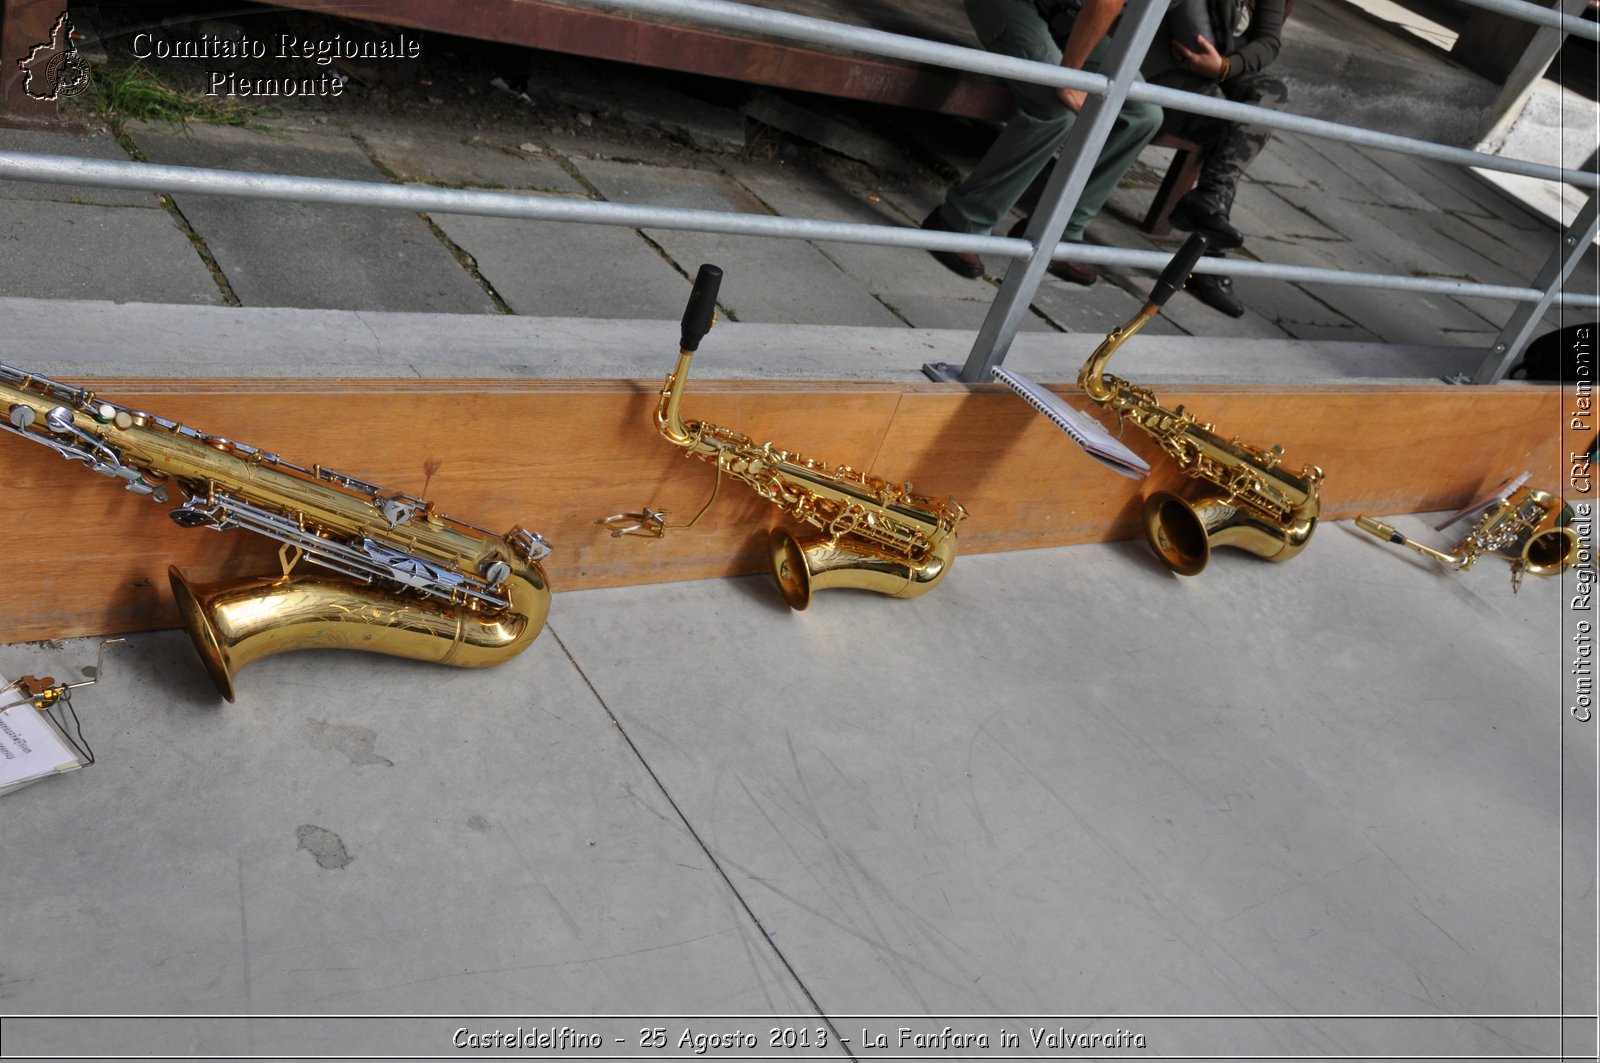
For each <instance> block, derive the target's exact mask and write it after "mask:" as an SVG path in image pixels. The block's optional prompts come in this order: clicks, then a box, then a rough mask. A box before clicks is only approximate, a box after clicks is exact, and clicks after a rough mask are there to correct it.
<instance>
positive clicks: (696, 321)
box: [679, 262, 722, 351]
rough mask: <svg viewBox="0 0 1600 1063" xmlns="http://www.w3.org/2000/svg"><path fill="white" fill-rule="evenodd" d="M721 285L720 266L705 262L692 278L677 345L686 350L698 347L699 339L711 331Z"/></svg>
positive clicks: (697, 348)
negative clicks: (681, 335)
mask: <svg viewBox="0 0 1600 1063" xmlns="http://www.w3.org/2000/svg"><path fill="white" fill-rule="evenodd" d="M721 287H722V267H721V266H713V265H712V264H711V263H709V262H707V263H706V264H705V265H703V266H701V267H700V272H699V273H698V274H696V275H695V278H694V291H692V292H690V293H689V305H688V306H686V307H684V308H683V337H682V339H681V340H680V342H679V346H680V347H682V348H683V349H684V350H686V351H697V350H699V349H700V341H701V340H703V339H705V338H706V333H708V332H710V331H711V320H712V318H714V317H715V316H716V313H717V289H719V288H721Z"/></svg>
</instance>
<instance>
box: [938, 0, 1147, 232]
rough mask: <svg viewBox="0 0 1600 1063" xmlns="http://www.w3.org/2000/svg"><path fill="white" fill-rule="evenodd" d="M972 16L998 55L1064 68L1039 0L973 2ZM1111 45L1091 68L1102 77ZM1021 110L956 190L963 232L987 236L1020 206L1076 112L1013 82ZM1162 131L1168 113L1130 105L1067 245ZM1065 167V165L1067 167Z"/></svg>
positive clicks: (951, 203)
mask: <svg viewBox="0 0 1600 1063" xmlns="http://www.w3.org/2000/svg"><path fill="white" fill-rule="evenodd" d="M966 7H967V17H968V18H969V19H971V21H972V27H973V29H975V30H977V31H978V39H979V40H981V41H982V42H983V46H984V47H985V48H987V49H988V50H989V51H991V52H997V53H1000V54H1002V55H1013V56H1017V57H1019V58H1022V59H1032V60H1035V61H1037V62H1041V63H1050V64H1052V65H1060V63H1061V49H1060V48H1059V47H1057V45H1056V42H1055V40H1053V39H1052V38H1051V35H1050V28H1049V27H1048V26H1047V25H1046V24H1045V21H1044V19H1043V18H1041V17H1040V15H1039V13H1038V11H1037V9H1036V8H1035V7H1034V4H1033V0H966ZM1107 48H1108V45H1107V43H1106V42H1105V41H1103V40H1102V41H1101V42H1100V43H1099V44H1097V45H1096V46H1095V49H1094V51H1093V52H1092V53H1090V55H1089V59H1088V62H1086V63H1084V69H1085V70H1089V71H1095V72H1098V70H1099V68H1100V63H1101V61H1102V60H1103V59H1104V57H1105V52H1106V50H1107ZM1006 84H1007V86H1008V87H1009V88H1010V89H1011V93H1012V95H1013V96H1015V97H1016V100H1017V111H1016V114H1014V115H1013V116H1012V117H1011V120H1010V121H1009V122H1007V123H1006V127H1005V129H1004V130H1002V131H1001V133H1000V135H999V136H998V137H996V138H995V142H994V144H993V145H991V146H990V148H989V150H988V152H987V153H985V155H984V156H983V158H982V159H980V160H979V161H978V165H977V166H976V167H975V168H974V169H973V171H972V173H970V174H968V175H967V178H966V180H964V181H962V182H960V183H959V184H957V185H956V186H954V187H953V188H951V189H950V191H949V193H948V194H947V195H946V196H945V200H944V207H943V210H942V211H941V213H942V214H943V217H944V221H945V223H946V224H947V225H949V226H950V228H951V229H953V230H954V231H956V232H966V233H988V232H989V231H990V230H992V229H993V228H994V227H995V224H996V223H997V222H999V220H1000V219H1001V218H1003V217H1005V215H1006V213H1007V212H1008V211H1010V210H1011V208H1012V207H1013V206H1015V205H1016V202H1017V200H1018V199H1020V198H1021V197H1022V193H1023V192H1025V191H1027V188H1028V186H1029V185H1030V184H1032V183H1033V179H1034V178H1035V177H1037V176H1038V175H1039V172H1040V171H1041V170H1043V169H1044V167H1045V165H1046V164H1047V163H1048V162H1049V161H1050V160H1051V158H1053V157H1054V156H1055V153H1056V152H1057V151H1059V150H1060V149H1061V145H1062V143H1064V142H1065V141H1066V139H1067V134H1068V133H1070V132H1071V131H1072V124H1073V122H1075V121H1076V120H1077V117H1078V116H1077V113H1076V112H1074V111H1073V110H1072V109H1071V108H1070V107H1068V106H1067V105H1066V104H1064V103H1062V102H1061V98H1060V97H1059V96H1057V95H1056V90H1055V89H1053V88H1051V87H1050V86H1048V85H1032V84H1029V83H1027V82H1024V81H1008V82H1006ZM1160 128H1161V108H1160V107H1157V106H1156V105H1155V104H1153V103H1134V102H1132V101H1128V102H1125V103H1124V104H1123V105H1122V110H1120V111H1118V112H1117V118H1116V122H1115V124H1114V125H1113V127H1112V130H1111V135H1110V136H1109V137H1107V138H1106V142H1105V146H1104V147H1103V148H1101V149H1100V157H1099V158H1098V159H1096V160H1095V164H1094V169H1093V170H1092V171H1090V174H1089V181H1088V183H1087V184H1086V185H1085V186H1084V189H1083V195H1082V196H1080V197H1079V198H1078V203H1077V206H1076V207H1074V208H1073V211H1072V218H1071V220H1070V221H1068V222H1067V229H1066V232H1065V233H1064V234H1063V236H1062V239H1064V240H1079V239H1082V237H1083V230H1084V229H1085V228H1086V227H1088V224H1089V219H1090V218H1093V217H1094V216H1095V215H1096V214H1098V213H1099V212H1100V208H1101V207H1102V206H1104V205H1105V201H1106V198H1107V197H1108V196H1110V195H1111V190H1112V189H1114V188H1116V187H1117V182H1118V181H1119V180H1121V178H1122V174H1123V173H1124V171H1126V170H1127V169H1128V167H1129V166H1132V165H1133V160H1134V159H1137V158H1138V157H1139V152H1141V151H1143V150H1144V146H1145V145H1146V144H1148V143H1150V138H1151V137H1153V136H1155V135H1156V131H1157V130H1158V129H1160ZM1064 161H1065V160H1064Z"/></svg>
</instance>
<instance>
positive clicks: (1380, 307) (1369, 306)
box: [1318, 284, 1499, 347]
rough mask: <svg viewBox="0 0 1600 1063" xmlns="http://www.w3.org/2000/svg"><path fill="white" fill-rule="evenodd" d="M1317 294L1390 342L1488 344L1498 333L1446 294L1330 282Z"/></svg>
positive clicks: (1449, 344)
mask: <svg viewBox="0 0 1600 1063" xmlns="http://www.w3.org/2000/svg"><path fill="white" fill-rule="evenodd" d="M1318 296H1319V297H1320V298H1322V299H1325V300H1327V302H1328V303H1329V304H1330V305H1331V306H1333V307H1334V308H1335V309H1337V310H1338V311H1339V312H1340V313H1342V314H1344V315H1345V316H1346V317H1348V318H1350V319H1351V320H1352V321H1359V322H1361V325H1362V327H1363V328H1364V329H1366V330H1367V331H1369V332H1372V333H1374V334H1375V335H1377V336H1378V337H1379V338H1380V339H1383V340H1386V341H1388V342H1389V343H1404V344H1429V343H1435V344H1441V345H1445V346H1462V347H1476V346H1482V347H1488V346H1489V344H1490V341H1491V340H1492V339H1493V337H1494V335H1495V333H1496V332H1498V331H1499V330H1498V329H1497V328H1496V327H1495V326H1493V325H1491V324H1489V323H1488V322H1487V321H1485V320H1484V319H1483V318H1482V317H1480V316H1479V315H1477V314H1475V313H1473V312H1472V311H1471V310H1469V309H1467V308H1466V307H1465V306H1462V305H1461V304H1460V303H1458V302H1456V301H1455V300H1453V299H1451V298H1450V297H1449V296H1445V295H1433V294H1429V293H1424V292H1385V291H1381V290H1379V289H1375V288H1355V287H1351V286H1349V285H1343V284H1329V285H1326V286H1324V287H1323V288H1322V290H1320V291H1319V292H1318Z"/></svg>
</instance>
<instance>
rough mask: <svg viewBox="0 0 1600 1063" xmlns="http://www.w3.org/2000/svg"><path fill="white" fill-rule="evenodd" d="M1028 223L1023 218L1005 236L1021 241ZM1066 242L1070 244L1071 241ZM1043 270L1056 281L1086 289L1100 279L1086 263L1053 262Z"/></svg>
mask: <svg viewBox="0 0 1600 1063" xmlns="http://www.w3.org/2000/svg"><path fill="white" fill-rule="evenodd" d="M1028 221H1029V219H1028V218H1023V219H1022V220H1021V221H1019V222H1017V224H1015V225H1013V226H1012V227H1011V231H1010V232H1008V233H1006V235H1007V236H1009V237H1012V238H1013V239H1021V238H1022V237H1023V236H1025V235H1027V231H1028ZM1068 242H1069V243H1070V242H1071V241H1068ZM1045 269H1046V271H1047V272H1048V273H1049V274H1050V276H1052V277H1055V278H1056V279H1057V280H1064V281H1067V282H1068V283H1071V284H1081V285H1083V286H1084V287H1088V286H1089V285H1091V284H1093V283H1094V282H1095V281H1097V280H1099V279H1100V271H1099V270H1097V269H1095V268H1094V267H1093V266H1091V265H1089V264H1088V263H1087V262H1067V261H1065V260H1062V261H1054V262H1051V263H1050V265H1048V266H1046V267H1045Z"/></svg>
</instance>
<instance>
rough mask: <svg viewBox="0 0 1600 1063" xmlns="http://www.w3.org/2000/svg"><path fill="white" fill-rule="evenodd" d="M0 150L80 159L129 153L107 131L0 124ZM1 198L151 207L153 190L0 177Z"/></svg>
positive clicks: (115, 157)
mask: <svg viewBox="0 0 1600 1063" xmlns="http://www.w3.org/2000/svg"><path fill="white" fill-rule="evenodd" d="M0 151H32V152H38V153H39V154H41V155H71V156H73V157H74V158H82V159H109V160H111V161H113V162H127V161H128V153H127V152H126V151H124V150H122V145H120V144H118V143H117V142H116V140H115V139H114V138H113V137H112V136H111V135H110V134H108V133H92V134H86V135H79V134H74V133H57V132H49V131H45V130H37V129H8V128H6V127H4V126H0ZM0 199H16V200H23V199H43V200H55V201H57V202H62V203H95V204H102V205H106V206H122V207H154V206H157V205H158V203H157V200H156V195H155V193H153V192H130V191H127V190H125V189H121V188H93V187H91V186H89V185H62V184H51V183H48V182H44V181H0Z"/></svg>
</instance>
